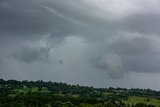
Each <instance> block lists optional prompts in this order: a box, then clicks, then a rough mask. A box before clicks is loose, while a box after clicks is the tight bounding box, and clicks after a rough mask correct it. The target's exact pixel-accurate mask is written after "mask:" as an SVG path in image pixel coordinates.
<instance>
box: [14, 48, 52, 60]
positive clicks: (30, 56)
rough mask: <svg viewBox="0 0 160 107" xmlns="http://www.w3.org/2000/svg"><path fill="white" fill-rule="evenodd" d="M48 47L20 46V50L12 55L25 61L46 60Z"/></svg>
mask: <svg viewBox="0 0 160 107" xmlns="http://www.w3.org/2000/svg"><path fill="white" fill-rule="evenodd" d="M49 51H50V48H45V47H40V48H33V47H22V48H21V49H20V50H18V51H16V52H14V53H13V56H14V57H15V58H16V59H17V60H18V61H22V62H25V63H32V62H35V61H41V60H46V59H47V58H48V57H49Z"/></svg>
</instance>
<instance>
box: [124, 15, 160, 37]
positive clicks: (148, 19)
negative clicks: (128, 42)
mask: <svg viewBox="0 0 160 107" xmlns="http://www.w3.org/2000/svg"><path fill="white" fill-rule="evenodd" d="M159 19H160V15H159V13H154V12H153V13H137V14H131V15H129V16H127V17H126V18H125V19H124V21H122V22H121V23H122V25H124V28H125V29H126V30H129V31H132V32H139V33H143V34H157V35H159V34H160V30H159V29H160V20H159Z"/></svg>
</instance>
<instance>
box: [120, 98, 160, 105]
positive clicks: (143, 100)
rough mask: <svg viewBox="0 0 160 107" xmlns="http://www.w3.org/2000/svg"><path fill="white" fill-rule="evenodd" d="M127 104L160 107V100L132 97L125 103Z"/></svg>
mask: <svg viewBox="0 0 160 107" xmlns="http://www.w3.org/2000/svg"><path fill="white" fill-rule="evenodd" d="M123 102H124V103H125V104H130V105H132V104H136V103H145V104H147V105H149V104H151V105H155V106H156V107H160V100H157V99H154V98H145V97H130V98H128V100H125V101H123Z"/></svg>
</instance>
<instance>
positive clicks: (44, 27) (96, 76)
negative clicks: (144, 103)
mask: <svg viewBox="0 0 160 107" xmlns="http://www.w3.org/2000/svg"><path fill="white" fill-rule="evenodd" d="M0 78H3V79H16V80H34V81H35V80H40V79H42V80H44V81H55V82H66V83H68V84H79V85H85V86H93V87H125V88H131V87H134V88H151V89H155V90H159V89H160V83H159V81H160V1H159V0H0Z"/></svg>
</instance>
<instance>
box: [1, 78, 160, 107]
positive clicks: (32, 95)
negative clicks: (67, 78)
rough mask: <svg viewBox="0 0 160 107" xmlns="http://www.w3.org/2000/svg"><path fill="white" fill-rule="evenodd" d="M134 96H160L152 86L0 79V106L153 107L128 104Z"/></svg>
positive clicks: (142, 104)
mask: <svg viewBox="0 0 160 107" xmlns="http://www.w3.org/2000/svg"><path fill="white" fill-rule="evenodd" d="M131 96H141V97H146V98H149V97H153V98H156V99H159V98H160V92H159V91H155V90H150V89H138V88H137V89H133V88H132V89H125V88H113V87H110V88H93V87H85V86H79V85H68V84H66V83H57V82H51V81H49V82H44V81H42V80H38V81H36V82H33V81H27V80H25V81H16V80H7V81H5V80H3V79H0V107H74V106H77V107H94V106H95V107H130V106H132V107H154V106H153V105H147V104H144V103H137V104H125V103H123V100H127V99H128V98H129V97H131Z"/></svg>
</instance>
